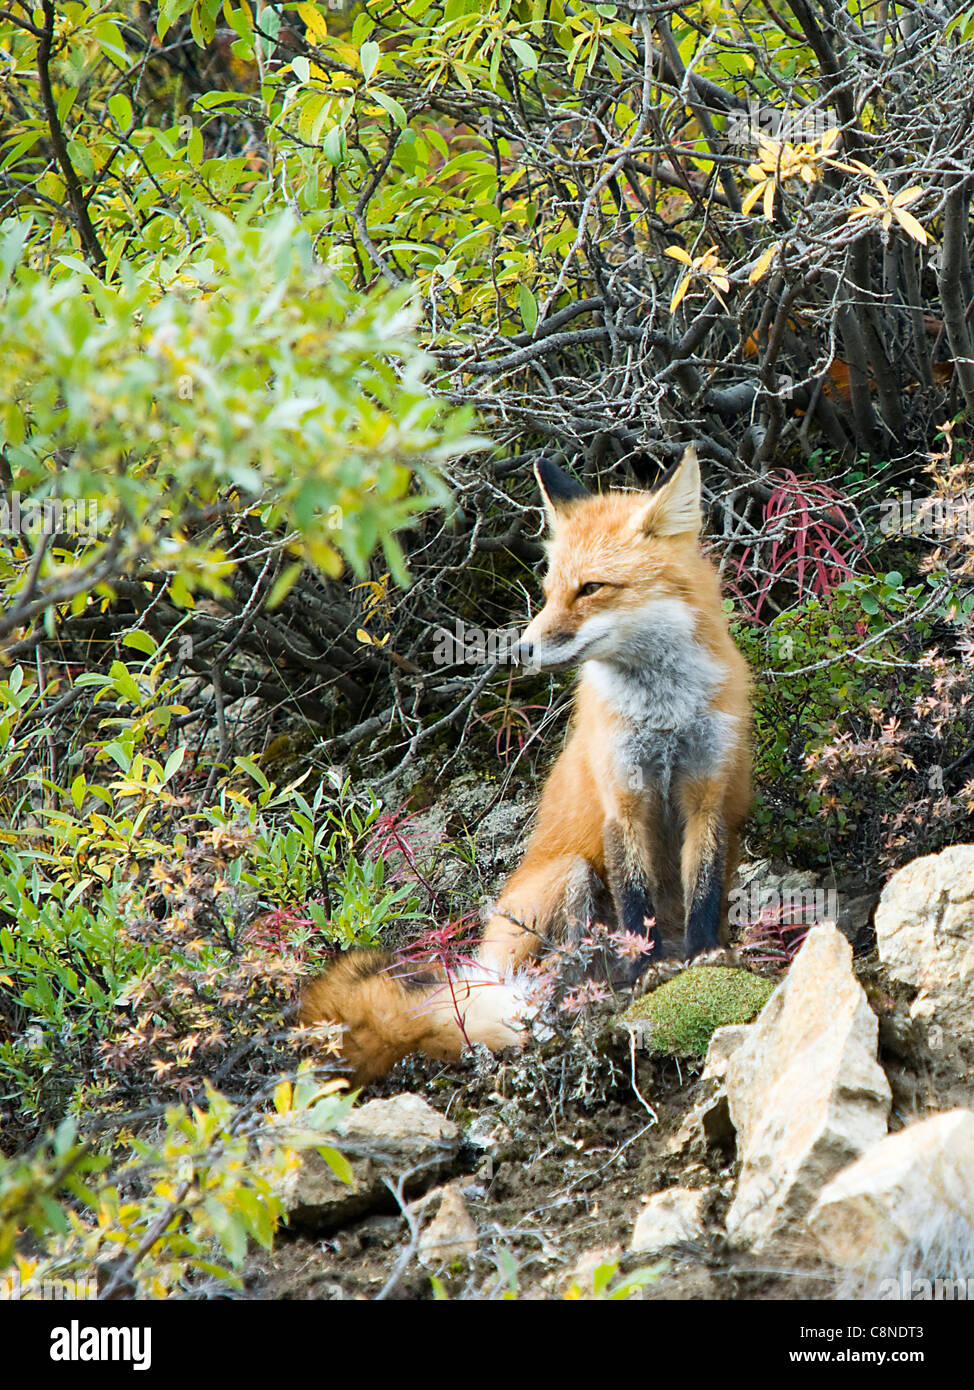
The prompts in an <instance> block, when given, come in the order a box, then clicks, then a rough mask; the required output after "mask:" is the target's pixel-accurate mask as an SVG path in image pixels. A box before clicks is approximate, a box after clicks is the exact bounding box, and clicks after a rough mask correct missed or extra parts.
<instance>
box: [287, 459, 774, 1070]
mask: <svg viewBox="0 0 974 1390" xmlns="http://www.w3.org/2000/svg"><path fill="white" fill-rule="evenodd" d="M536 473H537V478H538V482H539V484H540V487H541V493H542V497H543V500H544V505H545V510H546V512H547V515H548V522H549V528H550V532H551V540H550V542H549V545H548V573H547V577H546V578H545V581H544V592H545V604H544V607H543V608H542V609H541V611H540V612H539V613H538V615H537V616H536V617H535V618H534V620H533V621H532V622H531V623H529V624H528V627H527V628H526V629H525V631H524V633H523V635H522V637H521V640H520V643H519V644H518V649H517V655H518V658H519V660H521V661H522V662H523V663H524V664H525V665H528V666H531V667H533V668H536V669H537V668H540V669H541V670H544V671H557V670H561V669H563V668H566V667H570V666H580V667H581V674H580V677H579V681H578V687H577V692H576V696H575V708H574V715H573V719H572V724H571V730H570V735H569V737H568V740H567V742H566V744H565V747H564V750H563V751H562V753H561V755H560V756H559V757H558V759H557V761H556V762H555V764H554V766H553V768H552V770H551V773H550V775H549V777H548V780H547V782H546V783H545V786H544V791H543V793H542V796H541V803H540V806H539V808H538V816H537V823H536V825H535V829H534V833H533V835H532V836H531V839H530V842H529V844H528V847H527V850H526V852H525V855H524V858H523V860H522V861H521V864H520V865H519V867H518V868H517V869H516V870H515V871H514V873H512V874H511V876H510V877H509V878H508V880H507V882H506V883H505V884H504V887H503V889H502V890H501V893H500V896H499V897H498V899H497V902H496V904H495V907H494V909H493V911H492V912H491V914H490V916H489V917H488V919H487V923H486V926H485V929H484V933H483V938H482V940H481V943H480V947H479V951H478V955H477V961H476V964H474V965H470V966H466V967H463V968H461V969H458V970H457V971H455V972H451V973H450V976H449V978H447V977H445V976H439V977H437V976H436V975H435V974H433V975H427V976H425V977H424V978H422V979H420V978H416V977H414V978H412V979H410V978H407V977H403V976H401V975H397V974H396V973H394V971H393V970H392V968H391V967H393V964H394V961H393V957H391V956H390V955H387V954H385V953H383V952H356V953H354V954H352V955H350V956H347V957H345V958H344V959H342V960H340V961H338V962H337V963H336V964H335V965H334V966H332V967H331V969H330V970H329V971H328V972H327V973H326V974H325V975H323V976H321V977H320V978H318V979H316V980H312V981H311V982H310V984H309V985H308V986H307V987H306V989H305V991H304V994H303V996H302V1000H301V1009H300V1017H301V1021H302V1022H304V1023H314V1022H318V1021H321V1020H324V1019H330V1020H334V1021H337V1022H340V1023H341V1024H343V1025H344V1033H343V1038H344V1041H343V1052H344V1060H345V1063H346V1065H347V1067H348V1068H349V1069H350V1071H351V1073H352V1076H351V1080H352V1083H353V1085H362V1084H365V1083H367V1082H369V1081H372V1080H375V1079H376V1078H378V1077H380V1076H382V1075H383V1074H384V1073H385V1072H386V1071H388V1069H389V1068H390V1067H391V1066H392V1065H393V1064H394V1063H395V1062H396V1061H398V1060H399V1059H400V1058H402V1057H405V1056H406V1055H407V1054H409V1053H411V1052H414V1051H419V1052H424V1053H426V1054H428V1055H429V1056H431V1057H435V1058H441V1059H452V1058H456V1057H459V1056H460V1054H461V1052H462V1051H463V1048H464V1046H465V1045H467V1044H468V1043H471V1042H481V1043H485V1044H486V1045H487V1047H489V1048H491V1049H492V1050H495V1051H496V1050H499V1049H501V1048H503V1047H508V1046H510V1045H512V1044H517V1043H519V1042H521V1041H523V1037H524V1027H525V1019H526V1017H527V1016H529V1014H530V1012H531V1008H532V1005H531V992H532V989H531V987H532V979H531V976H530V975H528V974H527V973H526V971H525V969H524V966H525V964H526V962H527V961H528V960H529V959H531V958H533V957H536V956H538V955H539V954H540V953H541V951H542V949H543V946H544V943H545V942H546V941H550V940H564V939H565V938H566V936H568V937H571V935H572V934H573V933H574V934H576V935H577V934H578V933H579V928H580V926H581V927H584V924H585V923H586V922H591V921H593V920H596V921H602V922H607V923H608V924H610V925H612V926H613V927H614V928H615V929H616V930H617V931H623V932H632V933H637V934H639V935H641V936H643V937H647V933H648V939H647V941H646V945H647V948H650V947H651V948H652V953H651V954H650V955H649V958H648V961H647V962H646V963H652V960H653V959H654V957H657V958H658V957H661V956H664V955H670V956H673V955H676V956H678V957H681V958H684V959H685V958H691V957H693V956H697V955H699V954H700V953H701V952H704V951H708V950H711V949H713V948H716V947H717V946H719V945H720V944H721V939H722V928H723V923H724V921H725V919H726V902H727V891H728V884H729V880H730V878H731V876H732V874H733V872H734V869H735V867H736V862H737V851H738V832H739V829H740V826H741V823H742V822H743V820H744V818H745V816H746V815H747V812H748V807H749V803H750V678H749V672H748V668H747V664H746V662H745V661H744V658H743V657H742V656H741V655H740V653H739V652H738V650H737V648H736V647H735V646H734V643H733V641H732V640H731V636H730V633H729V631H728V628H727V622H726V619H725V616H724V613H723V610H722V607H721V600H720V587H719V583H718V579H717V575H716V572H715V571H714V568H713V566H712V565H711V564H710V562H709V561H708V560H707V559H706V558H705V557H704V556H703V555H702V554H701V551H700V545H699V535H700V529H701V525H702V521H703V516H702V510H701V497H700V471H699V467H698V464H697V457H696V452H695V450H694V449H693V448H692V447H691V448H689V449H687V450H686V452H685V454H684V455H683V458H682V460H681V462H680V464H679V466H678V467H677V469H676V470H675V472H674V473H673V475H672V476H671V477H670V478H669V479H668V480H667V481H666V482H665V483H664V484H663V485H662V486H661V487H659V488H658V489H657V490H656V491H655V492H651V493H646V492H627V491H616V492H608V493H604V494H603V495H601V496H593V495H591V494H589V493H588V492H587V491H586V489H584V488H583V487H582V486H581V485H580V484H579V483H577V482H575V480H574V479H572V478H570V477H569V476H568V475H567V474H566V473H564V472H562V470H561V469H560V468H558V467H557V466H556V465H554V464H552V463H548V462H544V463H542V464H540V465H539V467H538V468H537V470H536Z"/></svg>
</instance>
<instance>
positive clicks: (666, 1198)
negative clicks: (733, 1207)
mask: <svg viewBox="0 0 974 1390" xmlns="http://www.w3.org/2000/svg"><path fill="white" fill-rule="evenodd" d="M707 1197H708V1193H707V1190H706V1188H690V1187H671V1188H668V1189H667V1191H665V1192H657V1193H656V1195H655V1196H654V1197H650V1199H649V1201H648V1202H647V1203H646V1205H645V1206H644V1207H643V1209H642V1211H641V1212H640V1213H639V1218H638V1220H637V1221H636V1225H635V1228H634V1230H633V1233H632V1240H631V1241H630V1243H629V1249H630V1250H635V1251H637V1252H638V1253H639V1254H640V1255H655V1254H657V1253H658V1252H659V1251H660V1250H665V1249H667V1247H668V1246H670V1245H684V1244H688V1243H689V1242H691V1241H694V1240H699V1239H700V1237H701V1236H702V1235H703V1230H704V1215H703V1213H704V1207H705V1205H706V1202H707Z"/></svg>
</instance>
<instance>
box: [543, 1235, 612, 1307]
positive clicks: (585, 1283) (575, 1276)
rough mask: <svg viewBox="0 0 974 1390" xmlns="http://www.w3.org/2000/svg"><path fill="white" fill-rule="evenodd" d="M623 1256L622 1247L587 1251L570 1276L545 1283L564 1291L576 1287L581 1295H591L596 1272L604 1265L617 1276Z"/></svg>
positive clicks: (601, 1247) (548, 1280)
mask: <svg viewBox="0 0 974 1390" xmlns="http://www.w3.org/2000/svg"><path fill="white" fill-rule="evenodd" d="M622 1255H623V1250H622V1246H621V1245H603V1246H600V1247H599V1248H598V1249H596V1250H586V1251H585V1254H584V1255H582V1256H580V1257H579V1259H578V1260H577V1261H576V1262H575V1264H574V1265H573V1266H572V1269H571V1271H570V1272H569V1273H568V1274H557V1275H554V1276H551V1277H549V1278H548V1279H546V1280H545V1283H546V1284H547V1285H548V1287H549V1288H558V1287H561V1288H562V1289H564V1290H567V1289H571V1288H572V1287H573V1286H574V1287H575V1288H576V1289H577V1290H578V1293H579V1294H581V1295H590V1294H591V1293H592V1292H593V1286H594V1282H595V1272H596V1270H597V1269H601V1268H602V1267H603V1266H604V1265H612V1266H613V1275H615V1270H616V1267H617V1266H618V1264H619V1261H620V1260H621V1259H622ZM610 1282H611V1280H610Z"/></svg>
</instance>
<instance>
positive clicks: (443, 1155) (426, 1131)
mask: <svg viewBox="0 0 974 1390" xmlns="http://www.w3.org/2000/svg"><path fill="white" fill-rule="evenodd" d="M322 1144H323V1145H326V1144H328V1145H332V1146H333V1147H334V1148H336V1149H337V1150H338V1152H339V1153H340V1154H342V1155H343V1157H345V1158H346V1159H347V1160H348V1161H349V1163H350V1164H351V1166H352V1173H353V1176H354V1181H353V1182H352V1183H351V1184H348V1183H345V1182H342V1181H341V1179H340V1178H339V1177H337V1176H336V1174H335V1172H334V1170H333V1169H332V1168H331V1166H330V1165H329V1164H328V1162H327V1160H326V1159H324V1158H322V1157H321V1155H320V1154H318V1153H316V1152H315V1151H314V1150H309V1151H308V1152H307V1153H306V1154H305V1155H304V1161H303V1162H302V1164H301V1166H300V1168H298V1169H296V1170H295V1171H294V1172H293V1173H291V1174H290V1175H289V1176H288V1178H287V1180H286V1184H285V1188H284V1192H283V1194H282V1195H283V1199H284V1205H285V1209H286V1211H287V1213H288V1216H289V1218H290V1220H291V1222H292V1223H293V1224H295V1225H300V1226H305V1227H310V1228H312V1229H314V1230H328V1229H332V1230H334V1229H335V1228H337V1227H338V1226H341V1225H343V1224H344V1223H345V1222H348V1221H352V1220H355V1219H356V1218H357V1217H359V1216H361V1215H363V1214H364V1213H365V1212H368V1211H371V1210H373V1209H374V1208H376V1207H379V1206H388V1205H389V1204H390V1203H392V1204H393V1205H395V1198H394V1197H393V1196H392V1194H391V1192H390V1190H389V1186H388V1184H387V1182H386V1179H388V1180H389V1182H391V1183H392V1185H393V1187H395V1185H396V1183H397V1181H398V1180H399V1179H400V1178H402V1179H403V1192H404V1193H405V1192H415V1191H416V1190H418V1189H421V1188H423V1187H426V1186H428V1185H429V1184H430V1183H431V1182H433V1181H435V1180H436V1179H437V1178H438V1177H441V1176H443V1175H444V1174H446V1173H448V1172H449V1171H450V1169H451V1168H452V1166H453V1163H454V1160H455V1159H456V1156H457V1151H458V1149H459V1147H460V1131H459V1129H458V1128H457V1126H456V1125H455V1124H453V1122H452V1121H451V1120H447V1119H444V1117H443V1116H442V1115H441V1114H440V1113H439V1112H438V1111H436V1110H434V1109H433V1108H432V1106H430V1105H427V1103H426V1101H425V1100H423V1098H422V1097H421V1096H417V1095H412V1094H409V1093H407V1094H406V1095H401V1096H394V1097H393V1098H392V1099H391V1100H371V1101H369V1102H368V1103H367V1104H366V1105H363V1106H360V1107H359V1109H357V1110H353V1111H352V1112H351V1114H350V1115H349V1116H348V1118H347V1120H346V1121H345V1123H344V1124H343V1126H342V1128H341V1130H340V1131H339V1132H338V1133H336V1134H334V1135H323V1136H322Z"/></svg>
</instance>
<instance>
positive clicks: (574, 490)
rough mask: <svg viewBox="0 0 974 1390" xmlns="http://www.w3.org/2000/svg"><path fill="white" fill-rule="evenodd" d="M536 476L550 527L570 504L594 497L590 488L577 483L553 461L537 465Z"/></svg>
mask: <svg viewBox="0 0 974 1390" xmlns="http://www.w3.org/2000/svg"><path fill="white" fill-rule="evenodd" d="M534 476H535V477H536V478H537V480H538V487H540V489H541V500H542V501H543V502H544V509H545V511H546V512H547V513H548V524H549V526H553V525H554V523H555V520H556V518H557V516H558V514H559V512H562V511H564V509H565V507H566V506H567V505H568V504H569V503H571V502H577V501H578V500H579V499H580V498H583V497H591V496H592V494H591V493H590V492H589V490H588V488H586V487H583V486H582V484H581V483H579V482H576V481H575V479H574V478H573V477H571V476H570V474H568V473H566V472H565V470H564V469H563V468H559V467H558V465H557V463H552V461H551V459H545V458H543V459H541V460H540V461H539V462H538V463H536V464H535V466H534Z"/></svg>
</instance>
